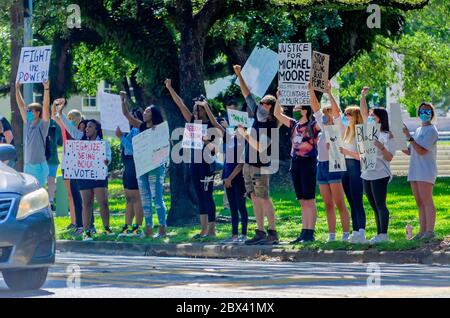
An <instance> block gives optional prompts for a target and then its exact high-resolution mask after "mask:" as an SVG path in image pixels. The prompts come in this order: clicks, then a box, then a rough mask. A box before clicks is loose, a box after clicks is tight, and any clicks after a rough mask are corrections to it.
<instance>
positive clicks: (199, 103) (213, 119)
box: [196, 102, 225, 136]
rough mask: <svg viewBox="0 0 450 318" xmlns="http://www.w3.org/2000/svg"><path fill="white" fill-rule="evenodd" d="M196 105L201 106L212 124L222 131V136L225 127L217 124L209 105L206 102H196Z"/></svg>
mask: <svg viewBox="0 0 450 318" xmlns="http://www.w3.org/2000/svg"><path fill="white" fill-rule="evenodd" d="M196 104H197V105H198V106H200V107H203V108H204V109H205V111H206V114H207V115H208V118H209V121H210V122H211V123H212V124H213V126H214V127H215V128H217V129H219V130H220V132H221V133H222V136H223V135H224V134H225V128H223V127H222V125H220V124H219V122H218V121H217V119H216V117H214V114H213V113H212V111H211V108H210V107H209V104H208V102H197V103H196Z"/></svg>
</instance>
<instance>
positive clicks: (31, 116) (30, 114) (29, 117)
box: [27, 111, 34, 122]
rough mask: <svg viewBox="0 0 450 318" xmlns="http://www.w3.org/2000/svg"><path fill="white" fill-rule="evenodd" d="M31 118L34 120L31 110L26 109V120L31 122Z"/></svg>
mask: <svg viewBox="0 0 450 318" xmlns="http://www.w3.org/2000/svg"><path fill="white" fill-rule="evenodd" d="M33 120H34V115H33V112H31V111H28V112H27V121H28V122H32V121H33Z"/></svg>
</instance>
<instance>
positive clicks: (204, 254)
mask: <svg viewBox="0 0 450 318" xmlns="http://www.w3.org/2000/svg"><path fill="white" fill-rule="evenodd" d="M56 249H57V250H58V251H61V252H73V253H89V254H103V255H123V256H160V257H190V258H223V259H241V260H242V259H249V260H259V261H284V262H333V263H394V264H441V265H450V252H449V251H446V252H433V251H431V250H429V251H425V250H412V251H385V252H380V251H378V250H376V249H369V250H365V251H342V250H337V251H333V250H327V251H321V250H319V251H312V250H300V251H299V250H293V249H291V248H290V246H283V245H278V246H245V245H217V244H207V243H194V244H134V243H123V242H80V241H57V243H56Z"/></svg>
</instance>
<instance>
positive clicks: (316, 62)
mask: <svg viewBox="0 0 450 318" xmlns="http://www.w3.org/2000/svg"><path fill="white" fill-rule="evenodd" d="M329 65H330V56H329V55H327V54H323V53H319V52H316V51H313V53H312V71H311V83H312V86H313V88H314V89H315V90H316V91H320V92H322V93H326V91H327V90H326V88H327V81H328V69H329Z"/></svg>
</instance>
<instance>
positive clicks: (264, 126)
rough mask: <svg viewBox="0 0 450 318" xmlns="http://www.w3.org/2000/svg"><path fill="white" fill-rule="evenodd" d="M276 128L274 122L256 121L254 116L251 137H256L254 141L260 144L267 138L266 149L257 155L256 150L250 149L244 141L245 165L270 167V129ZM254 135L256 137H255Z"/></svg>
mask: <svg viewBox="0 0 450 318" xmlns="http://www.w3.org/2000/svg"><path fill="white" fill-rule="evenodd" d="M274 128H277V123H276V122H275V121H269V120H268V121H266V122H262V121H258V118H257V116H255V121H254V122H253V126H252V132H251V136H252V137H253V138H255V137H256V141H257V142H258V143H260V142H261V141H262V140H263V138H267V140H268V147H267V149H266V150H264V151H263V152H262V153H259V152H258V151H257V150H256V149H253V148H252V147H250V144H249V143H248V141H245V163H247V164H250V165H251V166H254V167H270V165H271V163H272V158H271V155H272V146H271V140H272V129H274ZM255 133H256V135H255Z"/></svg>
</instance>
